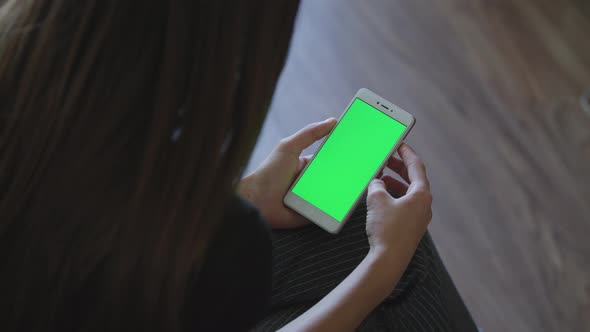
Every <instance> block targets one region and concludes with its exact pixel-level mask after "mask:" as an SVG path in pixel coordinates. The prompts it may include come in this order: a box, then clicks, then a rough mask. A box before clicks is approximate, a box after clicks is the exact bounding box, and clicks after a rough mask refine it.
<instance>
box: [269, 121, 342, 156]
mask: <svg viewBox="0 0 590 332" xmlns="http://www.w3.org/2000/svg"><path fill="white" fill-rule="evenodd" d="M336 122H337V120H336V119H335V118H329V119H327V120H325V121H322V122H316V123H312V124H309V125H307V126H305V127H304V128H303V129H301V130H299V131H298V132H296V133H295V134H293V135H291V136H289V137H286V138H284V139H282V140H281V143H280V144H279V147H278V148H279V150H281V151H283V152H289V153H293V154H297V155H299V154H300V153H301V151H303V150H304V149H306V148H308V147H309V146H310V145H312V144H313V143H315V142H316V141H318V140H320V139H322V138H323V137H324V136H326V135H328V133H329V132H330V130H332V128H333V127H334V125H335V124H336Z"/></svg>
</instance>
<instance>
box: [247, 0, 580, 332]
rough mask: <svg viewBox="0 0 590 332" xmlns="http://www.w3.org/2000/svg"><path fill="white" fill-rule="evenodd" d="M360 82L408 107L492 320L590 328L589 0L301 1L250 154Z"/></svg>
mask: <svg viewBox="0 0 590 332" xmlns="http://www.w3.org/2000/svg"><path fill="white" fill-rule="evenodd" d="M360 87H367V88H370V89H372V90H374V91H376V92H377V93H379V94H381V95H382V96H384V97H386V98H387V99H389V100H391V101H393V102H394V103H396V104H398V105H399V106H401V107H403V108H405V109H407V110H408V111H410V112H411V113H413V114H415V115H416V118H417V120H418V122H417V125H416V127H415V129H414V130H413V132H412V133H411V134H410V137H409V138H408V141H409V142H410V144H412V145H413V146H414V147H415V148H416V150H417V151H418V152H419V154H421V156H422V157H423V159H424V160H425V161H426V163H427V166H428V171H429V175H430V177H431V181H432V187H433V191H434V197H435V202H434V213H435V217H434V220H433V224H432V226H431V232H432V234H433V237H434V240H435V242H436V243H437V244H438V247H439V250H440V252H441V255H442V256H443V259H444V260H445V262H446V265H447V267H448V269H449V271H450V273H451V275H452V277H453V278H454V280H455V282H456V284H457V287H458V288H459V290H460V292H461V294H462V295H463V297H464V299H465V301H466V303H467V305H468V307H469V308H470V310H471V311H472V313H473V316H474V318H475V320H476V321H477V323H478V324H479V325H480V326H481V327H482V328H483V329H484V330H485V331H531V332H537V331H590V114H586V113H584V112H583V111H582V108H581V107H580V103H579V96H580V95H581V94H582V93H583V92H584V91H585V89H589V88H590V1H587V0H569V1H568V0H562V1H555V0H511V1H508V0H506V1H483V0H475V1H474V0H437V1H405V0H363V1H359V0H303V2H302V6H301V9H300V14H299V18H298V23H297V28H296V33H295V36H294V39H293V44H292V49H291V53H290V57H289V60H288V63H287V66H286V68H285V70H284V73H283V76H282V78H281V81H280V84H279V87H278V89H277V91H276V95H275V99H274V102H273V105H272V109H271V112H270V114H269V116H268V118H267V123H266V125H265V128H264V130H263V133H262V135H261V139H260V141H259V144H258V146H257V149H256V151H255V154H254V156H253V158H252V161H251V166H250V167H253V166H254V165H256V164H258V162H259V161H260V160H261V159H262V158H263V157H264V156H265V155H266V154H267V153H268V151H269V150H270V149H271V148H272V146H273V145H274V144H275V143H276V142H277V141H278V139H279V138H281V137H283V136H286V135H288V134H291V133H292V132H294V131H295V130H297V129H299V128H301V127H303V126H304V125H305V124H307V123H309V122H311V121H316V120H322V119H324V118H326V117H328V116H338V115H339V114H340V113H341V112H342V111H343V108H344V107H345V106H346V104H347V102H348V101H349V100H350V98H351V97H352V96H353V95H354V93H355V92H356V90H357V89H358V88H360Z"/></svg>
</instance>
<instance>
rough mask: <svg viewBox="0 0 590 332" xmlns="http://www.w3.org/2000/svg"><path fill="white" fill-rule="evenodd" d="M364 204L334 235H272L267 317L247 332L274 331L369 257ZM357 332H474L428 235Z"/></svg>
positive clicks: (314, 231)
mask: <svg viewBox="0 0 590 332" xmlns="http://www.w3.org/2000/svg"><path fill="white" fill-rule="evenodd" d="M366 211H367V210H366V204H365V203H364V202H363V203H361V204H359V206H358V208H357V209H356V211H355V212H354V214H353V216H352V217H351V219H350V220H349V221H348V223H347V224H346V225H345V226H344V227H343V229H342V231H341V232H340V233H339V234H338V235H331V234H329V233H327V232H325V231H324V230H322V229H320V228H319V227H316V226H313V225H311V226H307V227H304V228H300V229H294V230H280V231H273V289H272V297H271V309H270V313H269V315H268V316H267V317H266V318H264V319H263V320H262V321H260V322H259V323H258V324H257V326H256V327H255V328H254V330H253V331H276V330H277V329H279V328H281V327H282V326H284V325H286V324H287V323H289V322H290V321H291V320H293V319H295V318H296V317H297V316H299V315H301V314H302V313H303V312H305V311H306V310H307V309H309V308H310V307H312V306H313V305H314V304H315V303H316V302H318V301H319V300H320V299H321V298H322V297H324V296H325V295H327V294H328V293H329V292H330V291H331V290H332V289H333V288H335V287H336V286H337V285H338V284H339V283H340V282H341V281H342V280H343V279H344V278H346V276H348V274H350V273H351V272H352V270H354V268H355V267H356V266H357V265H358V264H359V263H360V262H361V261H362V260H363V258H364V257H365V255H366V254H367V252H368V251H369V243H368V240H367V235H366V233H365V218H366ZM358 331H466V332H470V331H477V327H476V326H475V324H474V322H473V320H472V318H471V315H470V314H469V311H468V310H467V308H466V307H465V304H464V303H463V301H462V300H461V297H460V296H459V293H458V292H457V290H456V288H455V286H454V284H453V282H452V280H451V279H450V277H449V275H448V273H447V271H446V269H445V267H444V265H443V263H442V261H441V259H440V257H439V255H438V253H437V251H436V248H435V246H434V244H433V243H432V240H431V238H430V236H429V235H428V234H426V235H425V236H424V238H423V239H422V240H421V242H420V244H419V246H418V248H417V250H416V253H415V255H414V257H413V258H412V260H411V262H410V264H409V265H408V267H407V269H406V271H405V273H404V275H403V276H402V278H401V280H400V281H399V282H398V284H397V285H396V287H395V290H394V291H393V292H392V293H391V294H390V295H389V296H388V297H387V298H386V299H385V300H384V301H383V303H382V304H381V305H379V306H378V307H377V308H376V309H375V310H373V312H372V313H371V314H370V315H369V316H368V317H367V318H366V319H365V321H364V322H363V323H362V324H361V325H360V326H359V328H358Z"/></svg>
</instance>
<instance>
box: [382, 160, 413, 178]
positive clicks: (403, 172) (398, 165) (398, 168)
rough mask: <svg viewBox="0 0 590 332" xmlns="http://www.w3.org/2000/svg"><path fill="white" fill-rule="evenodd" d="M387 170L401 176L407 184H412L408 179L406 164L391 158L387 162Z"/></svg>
mask: <svg viewBox="0 0 590 332" xmlns="http://www.w3.org/2000/svg"><path fill="white" fill-rule="evenodd" d="M387 168H389V169H390V170H392V171H394V172H396V173H397V174H399V175H400V176H401V177H402V179H404V180H406V182H408V183H410V179H408V169H407V168H406V165H405V164H404V161H403V160H401V159H399V158H397V157H395V156H391V158H389V160H388V161H387Z"/></svg>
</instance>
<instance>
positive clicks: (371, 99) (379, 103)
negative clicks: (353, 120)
mask: <svg viewBox="0 0 590 332" xmlns="http://www.w3.org/2000/svg"><path fill="white" fill-rule="evenodd" d="M356 98H359V99H361V100H362V101H364V102H366V103H368V104H369V105H371V106H373V107H374V108H375V109H377V110H379V111H381V112H382V113H383V114H385V115H387V116H389V117H391V118H392V119H394V120H396V121H399V122H401V123H402V124H404V125H405V126H406V130H405V131H404V132H403V133H402V136H401V139H400V140H399V141H398V142H397V144H396V145H395V146H394V147H393V148H392V149H391V151H390V152H389V153H388V154H387V156H386V157H385V159H383V162H382V163H381V166H380V167H379V168H377V171H376V172H375V174H373V176H372V177H371V178H375V177H376V176H377V175H378V174H379V172H380V171H381V170H382V169H383V167H385V164H386V163H387V161H388V160H389V158H390V157H391V155H393V153H394V152H395V151H396V150H397V149H398V148H399V146H400V145H401V143H402V142H403V140H404V139H405V137H406V136H407V135H408V133H409V132H410V130H411V129H412V127H413V126H414V124H415V123H416V119H415V118H414V116H412V115H411V114H410V113H408V112H406V111H404V110H403V109H401V108H399V107H398V106H396V105H395V104H393V103H391V102H389V101H387V100H386V99H384V98H382V97H380V96H378V95H377V94H376V93H374V92H372V91H371V90H369V89H365V88H363V89H360V90H359V91H358V92H357V93H356V94H355V95H354V97H353V98H352V100H351V101H350V102H349V103H348V106H347V107H346V108H345V111H344V112H343V113H342V115H341V116H340V118H339V119H338V123H340V120H341V119H342V117H343V116H344V115H345V114H346V112H348V109H349V108H350V106H351V105H352V103H353V102H354V100H355V99H356ZM336 126H338V124H336ZM336 126H334V128H336ZM334 128H332V131H334ZM332 131H330V133H329V134H328V135H327V136H326V138H325V139H324V141H323V142H322V144H321V145H320V147H319V148H318V150H317V151H320V149H321V148H322V147H323V146H324V142H326V140H328V139H329V138H330V135H332ZM316 154H317V153H316ZM316 154H314V157H313V158H315V155H316ZM313 158H312V159H311V160H310V161H309V163H308V164H307V166H309V165H310V164H311V163H312V162H313ZM307 166H306V167H305V168H304V169H303V170H302V171H301V173H300V174H299V176H298V177H297V179H296V180H295V181H294V182H293V184H292V185H291V187H290V188H289V190H288V191H287V194H286V195H285V197H284V198H283V204H285V205H286V206H287V207H289V208H291V209H292V210H294V211H296V212H297V213H299V214H301V215H302V216H304V217H306V218H307V219H309V220H310V221H312V222H313V223H314V224H316V225H318V226H320V227H321V228H323V229H325V230H326V231H328V232H330V233H332V234H337V233H338V232H339V231H340V230H341V229H342V227H343V226H344V224H345V223H346V222H347V221H348V219H349V218H350V216H351V214H352V212H353V211H354V209H355V208H356V206H357V205H358V203H359V202H360V200H361V199H362V197H363V196H364V193H365V192H366V190H367V187H368V185H369V183H367V185H366V186H365V188H364V189H363V191H362V192H361V194H360V195H359V197H357V199H356V200H355V202H354V204H353V205H352V207H351V209H350V211H348V213H347V214H346V216H345V217H344V218H343V219H342V222H339V221H338V220H336V219H334V218H332V217H331V216H329V215H328V214H326V213H325V212H324V211H322V210H320V209H318V208H317V207H315V206H313V205H311V204H310V203H308V202H307V201H305V200H303V199H302V198H301V197H299V196H297V195H295V194H294V193H293V192H292V190H293V187H294V186H295V184H296V183H297V181H299V178H300V177H301V176H302V175H303V173H304V172H305V171H306V169H307Z"/></svg>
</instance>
